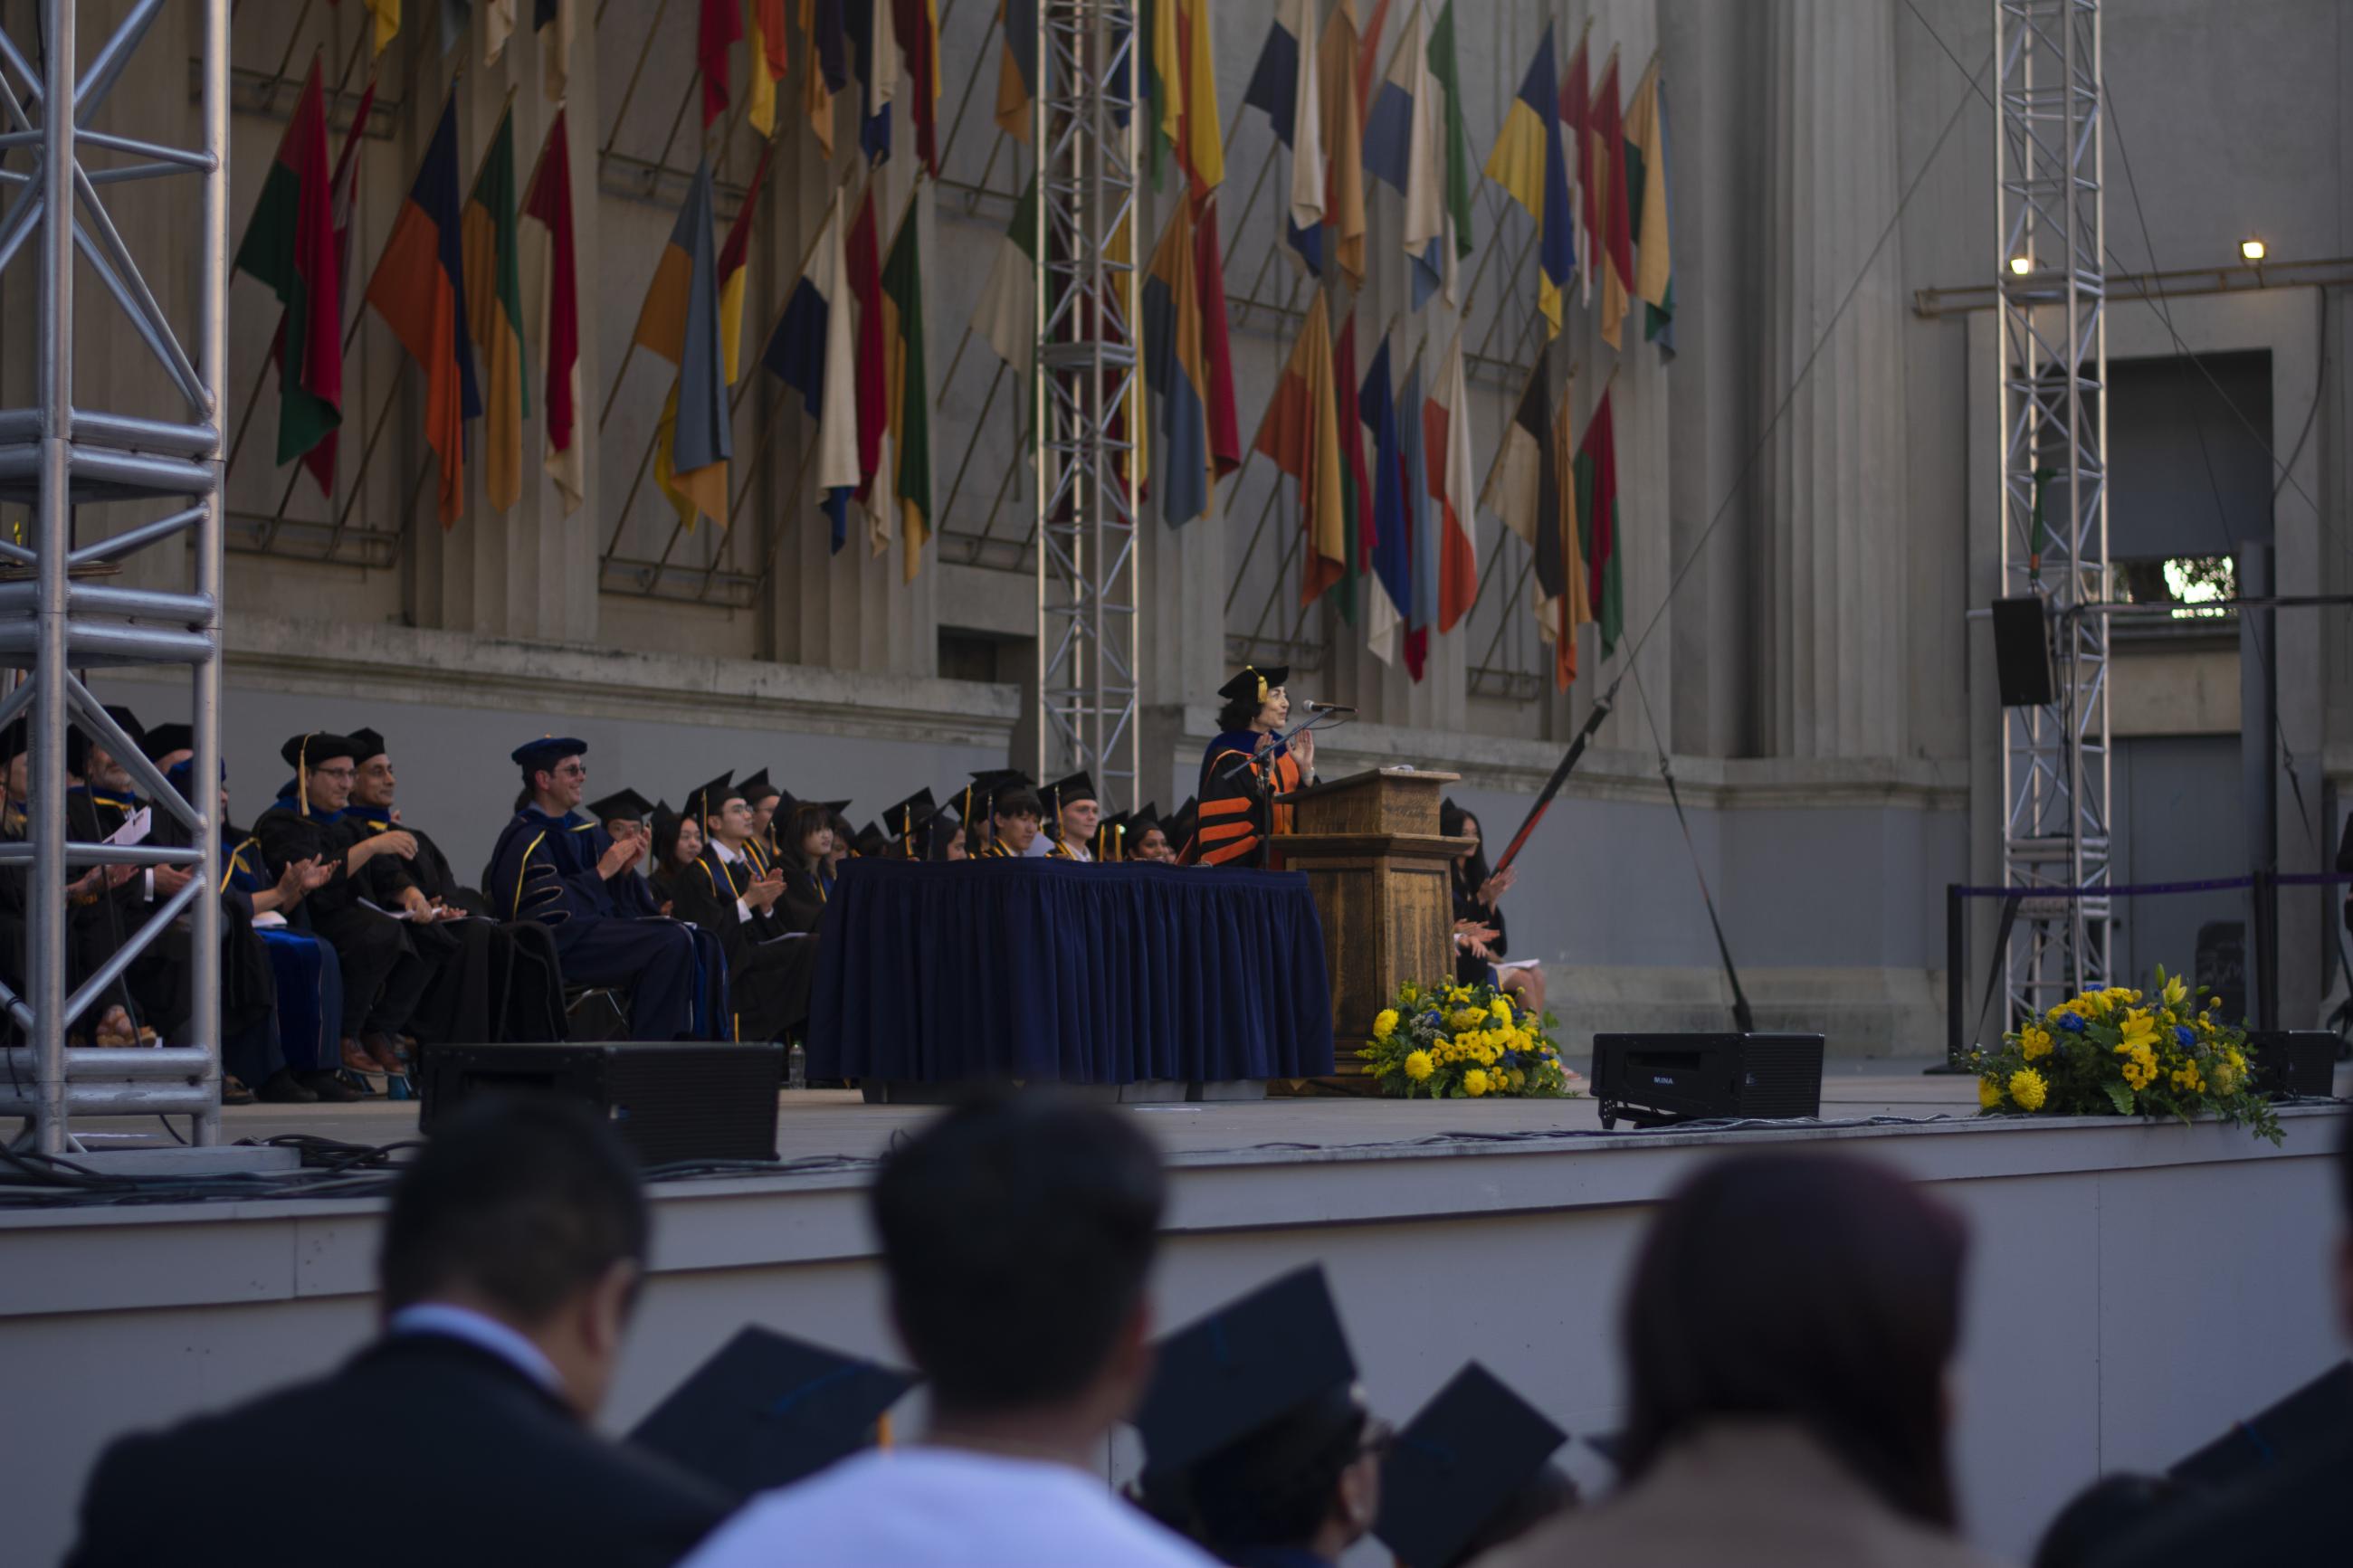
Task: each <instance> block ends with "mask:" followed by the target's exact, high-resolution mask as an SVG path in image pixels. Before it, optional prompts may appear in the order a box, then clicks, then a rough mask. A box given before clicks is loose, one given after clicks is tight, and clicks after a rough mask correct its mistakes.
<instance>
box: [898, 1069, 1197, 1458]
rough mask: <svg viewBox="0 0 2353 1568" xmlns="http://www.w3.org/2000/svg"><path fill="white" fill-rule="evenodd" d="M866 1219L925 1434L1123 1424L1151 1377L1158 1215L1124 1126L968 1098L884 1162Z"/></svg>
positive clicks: (1076, 1110)
mask: <svg viewBox="0 0 2353 1568" xmlns="http://www.w3.org/2000/svg"><path fill="white" fill-rule="evenodd" d="M872 1202H873V1215H874V1223H875V1228H876V1229H877V1230H878V1231H879V1232H880V1233H881V1238H882V1262H883V1268H884V1271H885V1272H886V1274H887V1275H888V1276H889V1279H890V1288H891V1310H892V1317H893V1319H894V1320H895V1321H896V1322H897V1324H898V1329H899V1334H900V1337H901V1338H902V1340H903V1341H904V1342H905V1343H906V1346H907V1351H908V1353H909V1355H910V1356H912V1357H913V1360H914V1363H915V1364H916V1365H917V1366H918V1367H920V1368H921V1369H922V1370H923V1373H924V1374H925V1375H926V1376H927V1377H928V1378H929V1379H930V1380H931V1389H932V1408H933V1413H934V1423H935V1425H937V1426H940V1427H941V1428H942V1429H944V1430H954V1429H957V1428H964V1427H987V1426H993V1425H996V1424H998V1423H1002V1422H1005V1421H1008V1420H1011V1421H1021V1420H1024V1419H1032V1418H1042V1419H1043V1420H1045V1421H1047V1422H1050V1423H1052V1424H1057V1425H1060V1426H1061V1427H1062V1428H1063V1429H1064V1430H1066V1431H1071V1432H1082V1431H1083V1432H1094V1433H1100V1432H1102V1431H1105V1430H1108V1429H1109V1428H1110V1427H1111V1426H1112V1425H1113V1423H1115V1422H1117V1421H1119V1420H1122V1419H1124V1417H1125V1416H1126V1415H1127V1414H1128V1412H1129V1411H1130V1410H1131V1409H1132V1408H1133V1407H1134V1404H1135V1401H1136V1400H1137V1399H1138V1398H1139V1397H1141V1395H1142V1393H1143V1390H1144V1386H1145V1380H1146V1378H1147V1377H1148V1376H1149V1373H1150V1369H1151V1360H1152V1358H1151V1352H1150V1351H1149V1350H1148V1349H1147V1348H1146V1341H1147V1338H1148V1334H1149V1324H1150V1311H1149V1307H1148V1303H1147V1301H1146V1298H1145V1275H1146V1274H1147V1273H1148V1272H1149V1270H1150V1268H1151V1266H1152V1258H1153V1253H1154V1251H1155V1247H1156V1245H1157V1237H1156V1231H1157V1227H1158V1226H1159V1223H1160V1215H1161V1208H1162V1205H1163V1203H1164V1202H1165V1184H1164V1182H1163V1179H1162V1176H1161V1170H1160V1157H1159V1155H1158V1154H1157V1153H1156V1152H1155V1151H1154V1149H1153V1147H1152V1144H1151V1142H1149V1140H1147V1139H1146V1138H1145V1135H1144V1134H1143V1133H1142V1132H1141V1131H1137V1129H1136V1126H1135V1123H1134V1121H1131V1120H1130V1119H1128V1118H1126V1117H1124V1116H1121V1115H1118V1114H1117V1113H1115V1112H1113V1111H1110V1110H1104V1109H1102V1108H1100V1107H1096V1106H1090V1105H1084V1104H1081V1103H1078V1102H1076V1101H1073V1100H1069V1099H1067V1098H1065V1097H1063V1096H1061V1095H1059V1094H1056V1093H1053V1092H1051V1091H1049V1090H1030V1091H1028V1092H1025V1093H1020V1094H1014V1095H1002V1094H984V1095H982V1096H979V1097H977V1098H975V1099H973V1100H969V1101H967V1102H966V1103H965V1104H963V1105H960V1106H958V1107H956V1108H955V1109H954V1110H949V1111H947V1112H945V1113H944V1114H943V1115H941V1116H940V1117H938V1118H937V1119H936V1120H934V1121H931V1122H929V1123H927V1124H926V1125H925V1126H924V1127H923V1129H922V1130H921V1131H918V1132H916V1133H915V1135H914V1136H913V1137H912V1138H910V1139H909V1140H908V1141H907V1142H905V1143H903V1144H902V1145H901V1146H900V1147H899V1148H898V1149H897V1150H896V1151H894V1152H892V1155H891V1156H890V1158H889V1159H888V1160H887V1161H886V1162H885V1163H884V1164H883V1166H882V1170H881V1174H880V1175H879V1176H878V1177H877V1178H876V1180H875V1183H874V1189H873V1194H872Z"/></svg>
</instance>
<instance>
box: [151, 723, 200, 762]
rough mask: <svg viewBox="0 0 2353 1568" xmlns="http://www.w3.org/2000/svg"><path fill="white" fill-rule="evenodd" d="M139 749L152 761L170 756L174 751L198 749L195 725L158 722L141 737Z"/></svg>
mask: <svg viewBox="0 0 2353 1568" xmlns="http://www.w3.org/2000/svg"><path fill="white" fill-rule="evenodd" d="M139 749H140V750H141V751H142V752H145V753H146V754H147V760H148V761H149V762H151V763H152V762H155V761H157V760H158V759H160V758H164V757H168V756H170V755H171V754H172V753H173V752H193V751H195V749H196V731H195V726H194V725H191V724H158V725H156V726H155V727H154V728H153V729H152V730H150V731H147V733H146V734H145V735H143V736H142V737H141V744H140V747H139Z"/></svg>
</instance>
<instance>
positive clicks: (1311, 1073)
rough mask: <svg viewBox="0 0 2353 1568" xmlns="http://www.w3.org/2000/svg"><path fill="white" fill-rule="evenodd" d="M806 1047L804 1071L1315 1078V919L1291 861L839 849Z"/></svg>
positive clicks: (1319, 967) (1321, 1037)
mask: <svg viewBox="0 0 2353 1568" xmlns="http://www.w3.org/2000/svg"><path fill="white" fill-rule="evenodd" d="M807 1048H808V1070H809V1073H810V1074H811V1076H813V1077H818V1078H851V1079H895V1080H901V1081H912V1082H917V1083H942V1082H952V1081H955V1080H957V1079H979V1078H997V1079H1002V1078H1018V1079H1039V1080H1054V1081H1060V1082H1063V1083H1134V1082H1136V1081H1138V1080H1140V1079H1184V1080H1187V1081H1194V1082H1205V1083H1215V1082H1222V1081H1230V1080H1233V1079H1271V1078H1310V1077H1315V1076H1318V1075H1322V1074H1326V1073H1329V1072H1330V1071H1331V1070H1332V995H1331V988H1330V982H1329V980H1328V979H1327V977H1326V975H1325V973H1324V927H1323V924H1322V922H1321V921H1319V920H1318V919H1317V918H1316V914H1315V906H1314V902H1313V901H1312V900H1310V899H1309V897H1308V893H1307V879H1306V878H1305V877H1304V876H1303V875H1301V874H1300V873H1298V872H1295V871H1229V870H1219V869H1209V868H1196V867H1176V866H1137V865H1127V866H1091V865H1080V864H1076V863H1073V862H1071V861H1067V860H967V861H955V862H950V861H941V862H927V861H909V860H889V859H880V858H872V859H866V858H861V859H854V860H847V861H844V862H843V863H842V866H841V878H840V880H839V882H838V883H836V884H835V887H834V889H833V898H832V901H831V902H830V903H829V904H828V906H827V908H826V911H825V919H824V921H823V923H822V927H821V931H820V934H819V938H818V972H817V981H816V989H815V992H814V994H813V995H812V996H811V998H810V1003H809V1032H808V1042H807Z"/></svg>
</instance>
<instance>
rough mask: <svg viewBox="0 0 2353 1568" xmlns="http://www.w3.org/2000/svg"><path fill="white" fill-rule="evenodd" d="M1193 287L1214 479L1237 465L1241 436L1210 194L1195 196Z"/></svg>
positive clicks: (1222, 261) (1223, 273)
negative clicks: (1197, 304) (1196, 293)
mask: <svg viewBox="0 0 2353 1568" xmlns="http://www.w3.org/2000/svg"><path fill="white" fill-rule="evenodd" d="M1195 205H1196V207H1197V209H1198V210H1197V211H1196V213H1195V215H1194V219H1193V283H1194V287H1195V288H1197V289H1199V290H1200V295H1201V304H1200V310H1201V369H1202V372H1203V374H1206V375H1207V376H1208V388H1207V396H1208V402H1209V460H1210V461H1211V462H1212V463H1214V464H1215V465H1216V466H1217V478H1218V479H1224V478H1225V477H1226V476H1227V475H1228V474H1230V473H1232V472H1233V471H1234V470H1235V469H1236V468H1240V467H1241V466H1242V437H1241V432H1240V429H1239V428H1238V427H1237V426H1236V422H1235V413H1234V356H1233V350H1232V348H1231V347H1230V345H1229V342H1228V340H1227V336H1226V262H1225V257H1224V256H1223V254H1222V253H1221V251H1220V248H1219V238H1218V196H1217V193H1216V192H1215V191H1206V192H1201V193H1200V194H1198V195H1197V196H1196V197H1195Z"/></svg>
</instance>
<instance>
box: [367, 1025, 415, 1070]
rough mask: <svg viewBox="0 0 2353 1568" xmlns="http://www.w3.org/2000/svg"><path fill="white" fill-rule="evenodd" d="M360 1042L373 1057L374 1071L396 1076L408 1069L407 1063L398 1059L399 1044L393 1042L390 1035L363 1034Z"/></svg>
mask: <svg viewBox="0 0 2353 1568" xmlns="http://www.w3.org/2000/svg"><path fill="white" fill-rule="evenodd" d="M360 1044H361V1045H362V1046H364V1047H366V1049H367V1054H368V1055H369V1056H371V1057H373V1058H375V1070H376V1071H378V1072H381V1073H390V1074H392V1075H393V1076H395V1077H398V1076H399V1075H400V1074H402V1073H405V1072H406V1071H407V1070H408V1064H407V1063H406V1062H404V1061H402V1060H401V1059H400V1047H399V1046H397V1045H396V1044H395V1043H394V1042H393V1038H392V1037H391V1036H390V1035H363V1036H361V1037H360Z"/></svg>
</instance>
